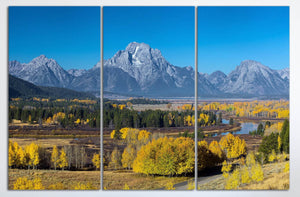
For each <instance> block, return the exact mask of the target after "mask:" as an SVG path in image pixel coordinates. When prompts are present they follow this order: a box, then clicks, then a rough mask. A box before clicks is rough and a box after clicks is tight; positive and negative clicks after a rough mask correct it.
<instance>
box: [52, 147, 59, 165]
mask: <svg viewBox="0 0 300 197" xmlns="http://www.w3.org/2000/svg"><path fill="white" fill-rule="evenodd" d="M58 160H59V157H58V149H57V147H56V145H54V146H53V150H52V154H51V162H52V163H53V166H54V170H56V166H57V163H58Z"/></svg>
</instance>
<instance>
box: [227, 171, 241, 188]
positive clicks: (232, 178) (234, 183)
mask: <svg viewBox="0 0 300 197" xmlns="http://www.w3.org/2000/svg"><path fill="white" fill-rule="evenodd" d="M240 182H241V181H240V170H239V169H235V170H234V171H233V173H232V174H231V175H229V177H228V178H227V180H226V184H225V189H237V188H238V187H239V185H240Z"/></svg>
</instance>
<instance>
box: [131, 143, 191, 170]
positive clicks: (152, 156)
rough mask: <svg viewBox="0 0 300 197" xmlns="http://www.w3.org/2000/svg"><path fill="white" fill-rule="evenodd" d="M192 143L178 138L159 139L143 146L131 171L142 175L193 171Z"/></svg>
mask: <svg viewBox="0 0 300 197" xmlns="http://www.w3.org/2000/svg"><path fill="white" fill-rule="evenodd" d="M194 160H195V158H194V141H193V140H192V139H190V138H184V137H180V138H177V139H174V138H167V137H164V138H159V139H157V140H155V139H154V140H152V142H150V143H148V144H147V145H145V146H143V147H142V148H141V150H140V151H138V153H137V157H136V159H135V160H134V162H133V171H134V172H137V173H143V174H157V175H179V174H186V173H190V172H193V170H194Z"/></svg>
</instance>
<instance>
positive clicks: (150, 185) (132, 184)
mask: <svg viewBox="0 0 300 197" xmlns="http://www.w3.org/2000/svg"><path fill="white" fill-rule="evenodd" d="M193 179H194V177H184V176H182V177H168V176H151V175H149V176H146V175H141V174H137V173H134V172H132V171H128V170H119V171H104V176H103V184H104V185H103V186H104V188H105V189H107V190H122V189H123V188H124V185H125V183H126V184H127V185H128V187H129V189H130V190H154V189H159V188H164V187H165V186H166V185H167V183H169V182H172V183H173V184H176V183H181V182H184V181H187V180H193Z"/></svg>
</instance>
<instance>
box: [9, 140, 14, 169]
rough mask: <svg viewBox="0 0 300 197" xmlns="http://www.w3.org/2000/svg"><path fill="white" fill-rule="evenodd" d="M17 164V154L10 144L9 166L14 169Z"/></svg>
mask: <svg viewBox="0 0 300 197" xmlns="http://www.w3.org/2000/svg"><path fill="white" fill-rule="evenodd" d="M14 164H15V152H14V149H13V146H12V143H9V147H8V166H9V167H12V166H13V165H14Z"/></svg>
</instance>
